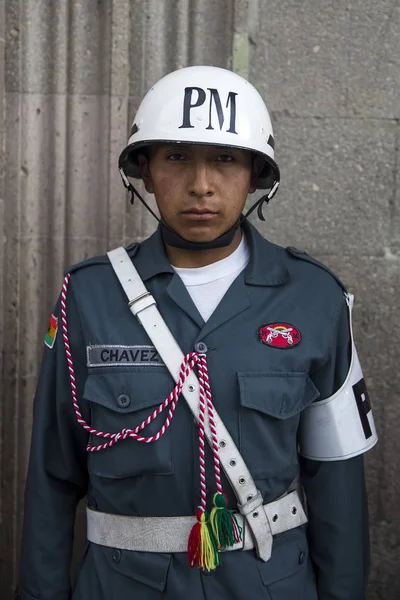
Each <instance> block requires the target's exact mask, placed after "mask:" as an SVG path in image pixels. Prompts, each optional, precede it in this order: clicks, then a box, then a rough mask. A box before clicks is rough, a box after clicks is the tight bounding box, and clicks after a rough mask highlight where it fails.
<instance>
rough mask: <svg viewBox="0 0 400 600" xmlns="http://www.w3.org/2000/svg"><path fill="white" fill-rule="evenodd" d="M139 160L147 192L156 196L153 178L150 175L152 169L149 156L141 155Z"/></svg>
mask: <svg viewBox="0 0 400 600" xmlns="http://www.w3.org/2000/svg"><path fill="white" fill-rule="evenodd" d="M137 159H138V163H139V167H140V171H141V175H142V179H143V183H144V187H145V188H146V192H148V193H149V194H154V187H153V180H152V178H151V173H150V168H149V167H150V165H149V159H148V158H147V156H146V155H145V154H139V155H138V157H137Z"/></svg>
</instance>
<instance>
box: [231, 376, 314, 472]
mask: <svg viewBox="0 0 400 600" xmlns="http://www.w3.org/2000/svg"><path fill="white" fill-rule="evenodd" d="M238 380H239V389H240V432H239V439H240V442H239V445H240V450H241V452H242V454H243V458H244V459H245V461H246V462H247V464H248V466H249V469H250V471H251V473H252V475H253V477H255V478H267V477H277V478H280V477H283V476H284V475H285V471H286V470H288V469H290V468H292V467H293V465H295V464H296V463H297V430H298V426H299V419H300V413H301V411H302V410H303V409H304V408H305V407H306V406H307V405H308V404H310V403H311V402H313V401H314V400H316V399H317V398H318V396H319V392H318V390H317V388H316V387H315V385H314V384H313V382H312V381H311V379H310V377H309V376H308V374H307V373H299V372H295V373H265V372H261V373H238Z"/></svg>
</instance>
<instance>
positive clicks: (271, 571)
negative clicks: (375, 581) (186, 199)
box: [19, 223, 369, 600]
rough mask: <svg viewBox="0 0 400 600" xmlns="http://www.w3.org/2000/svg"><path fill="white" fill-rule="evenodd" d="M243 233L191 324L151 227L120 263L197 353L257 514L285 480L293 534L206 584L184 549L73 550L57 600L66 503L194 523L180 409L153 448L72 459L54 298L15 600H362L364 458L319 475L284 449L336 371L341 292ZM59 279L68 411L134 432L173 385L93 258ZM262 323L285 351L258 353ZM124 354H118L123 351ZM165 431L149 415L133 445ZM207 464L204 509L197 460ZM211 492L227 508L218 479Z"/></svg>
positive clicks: (80, 446)
mask: <svg viewBox="0 0 400 600" xmlns="http://www.w3.org/2000/svg"><path fill="white" fill-rule="evenodd" d="M243 227H244V231H245V234H246V236H247V240H248V243H249V246H250V252H251V258H250V262H249V264H248V266H247V268H246V269H245V271H243V272H242V273H241V274H240V275H239V276H238V277H237V279H236V280H235V281H234V282H233V284H232V285H231V287H230V288H229V290H228V292H227V293H226V295H225V296H224V297H223V299H222V301H221V302H220V304H219V305H218V306H217V308H216V310H215V312H214V313H213V314H212V315H211V317H210V319H209V320H208V321H207V322H206V323H204V321H203V319H202V317H201V316H200V314H199V312H198V310H197V309H196V307H195V305H194V304H193V302H192V300H191V298H190V296H189V294H188V292H187V290H186V289H185V286H184V284H183V283H182V281H181V279H180V278H179V276H178V275H177V274H176V273H175V272H174V271H173V269H172V267H171V265H170V264H169V261H168V258H167V256H166V254H165V250H164V246H163V243H162V239H161V235H160V232H159V231H157V232H156V233H155V234H154V235H152V236H151V237H150V238H149V239H147V240H145V241H144V242H143V243H140V244H136V245H132V246H131V247H130V248H129V249H128V251H129V254H130V256H131V258H132V260H133V262H134V264H135V266H136V268H137V269H138V271H139V273H140V275H141V277H142V278H143V280H144V282H145V285H146V286H147V287H148V289H149V291H150V292H151V293H152V294H153V296H154V297H155V299H156V301H157V303H158V308H159V310H160V312H161V314H162V315H163V317H164V319H165V320H166V322H167V324H168V325H169V327H170V329H171V331H172V333H173V335H174V336H175V338H176V340H177V341H178V343H179V345H180V346H181V349H182V351H183V352H184V353H185V354H186V353H187V352H190V351H191V350H193V349H194V348H195V345H196V343H198V342H203V343H205V344H206V346H207V349H208V350H207V360H208V367H209V374H210V381H211V388H212V393H213V400H214V404H215V407H216V409H217V410H218V412H219V414H220V416H221V418H222V419H223V421H224V423H225V425H226V426H227V428H228V430H229V431H230V433H231V435H232V437H233V439H234V441H235V443H236V444H237V446H238V448H239V450H240V452H241V453H242V455H243V457H244V459H245V461H246V463H247V465H248V467H249V469H250V471H251V473H252V475H253V478H254V479H255V481H256V484H257V487H258V489H259V490H260V491H261V492H262V494H263V497H264V502H270V501H272V500H274V499H276V498H278V497H279V496H281V495H282V494H283V493H284V492H285V491H286V490H287V489H288V488H289V486H290V484H291V483H292V482H293V480H294V479H295V478H296V476H297V475H298V474H300V481H301V483H302V485H303V487H304V490H305V494H306V497H307V510H308V517H309V523H308V526H307V527H302V528H297V529H294V530H291V531H288V532H286V533H283V534H281V535H278V536H276V537H275V539H274V544H273V550H272V557H271V559H270V560H269V561H268V562H266V563H265V562H262V561H261V560H260V559H258V558H257V557H256V554H255V551H253V550H251V551H246V552H243V551H234V552H226V553H224V554H222V559H221V566H220V567H218V568H217V570H216V571H215V572H212V573H211V574H203V573H202V572H200V570H199V569H197V568H190V567H189V566H188V561H187V556H186V554H184V553H182V554H153V553H139V552H130V551H124V550H122V551H121V550H118V549H115V548H107V547H102V546H98V545H95V544H91V543H87V545H86V548H85V552H84V557H83V560H82V564H81V567H80V570H79V573H78V578H77V582H76V585H75V589H74V590H73V591H71V589H70V582H69V571H70V559H71V550H72V540H73V528H74V518H75V509H76V505H77V502H78V501H79V500H80V499H81V498H82V497H83V496H85V495H86V496H87V501H88V505H89V506H90V507H92V508H94V509H97V510H99V511H103V512H108V513H113V514H121V515H138V516H166V517H167V516H179V515H193V514H195V511H196V508H197V506H198V504H199V498H200V489H199V457H198V452H199V449H198V429H197V426H196V424H195V423H194V421H193V417H192V416H191V414H190V412H189V409H188V407H187V406H186V403H185V401H184V399H183V398H181V399H180V401H179V403H178V406H177V409H176V413H175V416H174V418H173V421H172V424H171V426H170V428H169V430H168V431H167V433H166V434H165V435H164V436H163V437H162V438H161V439H160V440H158V441H157V442H155V443H152V444H141V443H139V442H136V441H134V440H129V439H128V440H124V441H120V442H119V443H118V444H116V445H115V446H113V447H112V448H109V449H107V450H104V451H101V452H95V453H90V454H88V453H87V451H86V445H87V442H88V438H89V436H88V434H87V432H86V431H85V430H84V429H83V428H82V427H81V426H80V425H79V424H78V423H77V419H76V416H75V413H74V410H73V405H72V400H71V387H70V380H69V375H68V369H67V362H66V354H65V348H64V343H63V336H62V331H61V318H60V302H58V304H57V307H56V310H55V315H56V316H57V317H58V325H59V331H58V334H57V337H56V341H55V344H54V347H53V348H52V349H50V348H47V347H46V348H45V352H44V358H43V364H42V369H41V374H40V380H39V384H38V389H37V394H36V398H35V406H34V427H33V438H32V448H31V457H30V465H29V473H28V480H27V485H26V505H25V520H24V529H23V537H22V546H21V547H22V557H21V571H20V586H19V594H20V598H21V599H22V600H35V599H37V600H69V599H70V598H73V600H103V599H104V600H116V599H118V600H121V599H125V598H127V599H128V598H129V599H130V600H161V599H163V600H186V599H187V598H188V597H189V598H190V599H191V600H204V599H207V600H248V599H249V598H251V599H252V600H263V599H265V600H317V599H319V600H364V598H365V586H366V580H367V573H368V563H369V541H368V522H367V521H368V518H367V505H366V493H365V484H364V472H363V459H362V457H356V458H352V459H350V460H345V461H340V462H339V461H338V462H326V463H322V462H316V461H310V460H305V459H302V458H301V457H300V456H299V455H298V451H297V432H298V425H299V421H300V419H301V414H302V411H303V409H304V408H305V407H306V406H307V405H308V404H310V403H311V402H313V401H315V400H318V399H324V398H327V397H329V396H331V395H332V394H333V393H334V392H335V391H336V390H337V389H338V388H339V387H340V386H341V384H342V382H343V381H344V379H345V377H346V375H347V372H348V368H349V324H348V312H347V307H346V302H345V300H344V295H343V289H342V287H341V285H340V284H339V283H338V281H337V280H336V278H335V277H334V276H332V274H331V273H329V272H328V271H327V270H326V269H325V268H324V267H321V266H320V265H319V264H318V263H316V261H314V260H313V259H311V258H310V257H308V256H307V255H304V254H302V253H299V252H296V251H294V250H291V249H283V248H281V247H278V246H276V245H274V244H271V243H270V242H268V241H266V240H265V239H264V238H263V237H261V235H260V234H259V233H258V232H257V231H256V230H255V229H254V228H253V227H252V226H250V225H248V224H246V223H245V224H244V226H243ZM70 273H71V279H70V283H69V288H68V294H67V321H68V332H69V341H70V345H71V352H72V357H73V362H74V367H75V376H76V384H77V393H78V400H79V404H80V408H81V412H82V415H83V416H84V418H85V419H86V421H87V422H88V423H90V424H91V425H92V426H93V427H95V428H96V429H98V430H102V431H109V432H116V431H119V430H121V429H122V428H123V427H131V428H133V427H135V426H136V425H138V424H139V423H140V422H142V421H143V420H144V419H145V418H146V417H147V416H148V415H149V414H150V413H151V412H152V411H153V410H154V408H155V407H156V406H157V405H158V404H159V403H160V402H161V401H162V400H163V399H164V398H166V397H167V395H168V394H169V393H170V391H171V389H172V388H173V386H174V383H173V380H172V377H171V376H170V374H169V373H168V371H167V369H166V367H165V366H163V365H162V364H159V362H160V358H159V357H158V355H157V353H156V352H155V351H154V349H151V348H150V349H149V348H146V346H151V342H150V340H149V339H148V337H147V336H146V333H145V332H144V330H143V328H142V327H141V325H140V324H139V322H138V321H137V320H136V319H135V318H134V317H133V316H132V314H131V312H130V310H129V308H128V306H127V302H126V297H125V295H124V292H123V290H122V288H121V287H120V284H119V282H118V280H117V278H116V276H115V274H114V271H113V269H112V267H111V266H110V263H109V261H108V258H107V257H104V256H103V257H98V258H94V259H91V260H88V261H85V262H84V263H81V264H80V265H78V266H76V267H74V268H72V269H71V270H70ZM274 323H289V324H291V325H293V326H294V327H295V328H296V329H297V330H298V331H299V332H300V334H301V341H300V343H298V344H296V345H293V347H292V348H287V349H282V348H277V347H274V346H269V345H267V344H265V343H262V342H261V341H260V338H259V335H258V330H259V329H260V327H261V326H263V325H266V324H274ZM97 346H98V347H97ZM118 347H122V350H121V348H118ZM126 347H131V348H130V349H129V351H128V352H126V353H124V348H126ZM132 347H133V348H132ZM164 419H165V415H164V414H162V415H160V416H159V417H157V419H156V421H155V422H154V423H152V424H151V425H150V426H149V427H148V429H147V434H148V435H151V434H152V433H155V432H156V431H158V429H159V428H160V426H161V424H162V423H163V422H164ZM145 431H146V430H145ZM102 441H104V440H101V439H100V438H95V437H93V438H92V439H91V443H93V444H97V443H101V442H102ZM207 467H208V468H207V477H208V481H207V488H208V492H209V504H210V505H211V502H212V495H213V493H214V492H215V482H214V472H213V468H212V459H211V455H210V454H208V457H207ZM223 485H224V490H225V492H226V493H227V494H228V496H229V501H230V507H232V508H234V507H235V497H234V495H233V492H232V491H231V489H230V488H229V484H228V483H227V481H226V480H225V479H223Z"/></svg>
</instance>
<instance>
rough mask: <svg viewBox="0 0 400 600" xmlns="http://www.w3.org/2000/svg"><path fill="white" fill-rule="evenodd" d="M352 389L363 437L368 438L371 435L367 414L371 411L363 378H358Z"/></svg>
mask: <svg viewBox="0 0 400 600" xmlns="http://www.w3.org/2000/svg"><path fill="white" fill-rule="evenodd" d="M353 391H354V396H355V399H356V402H357V408H358V414H359V415H360V419H361V424H362V427H363V430H364V435H365V439H368V438H370V437H371V436H372V430H371V426H370V424H369V421H368V414H369V413H370V412H371V404H370V401H369V395H368V391H367V386H366V385H365V379H364V378H363V379H360V381H358V382H357V383H355V384H354V385H353Z"/></svg>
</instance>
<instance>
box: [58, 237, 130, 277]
mask: <svg viewBox="0 0 400 600" xmlns="http://www.w3.org/2000/svg"><path fill="white" fill-rule="evenodd" d="M137 248H138V244H137V243H133V244H131V245H130V246H127V247H126V251H127V252H128V254H129V256H131V257H132V256H134V255H135V254H136V249H137ZM109 264H110V261H109V259H108V256H107V255H106V254H102V255H100V256H93V257H92V258H87V259H86V260H83V261H82V262H79V263H77V264H76V265H72V267H69V268H68V269H67V270H66V271H65V273H64V274H65V275H66V274H67V273H74V272H75V271H78V270H79V269H83V268H84V267H91V266H93V265H109Z"/></svg>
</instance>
